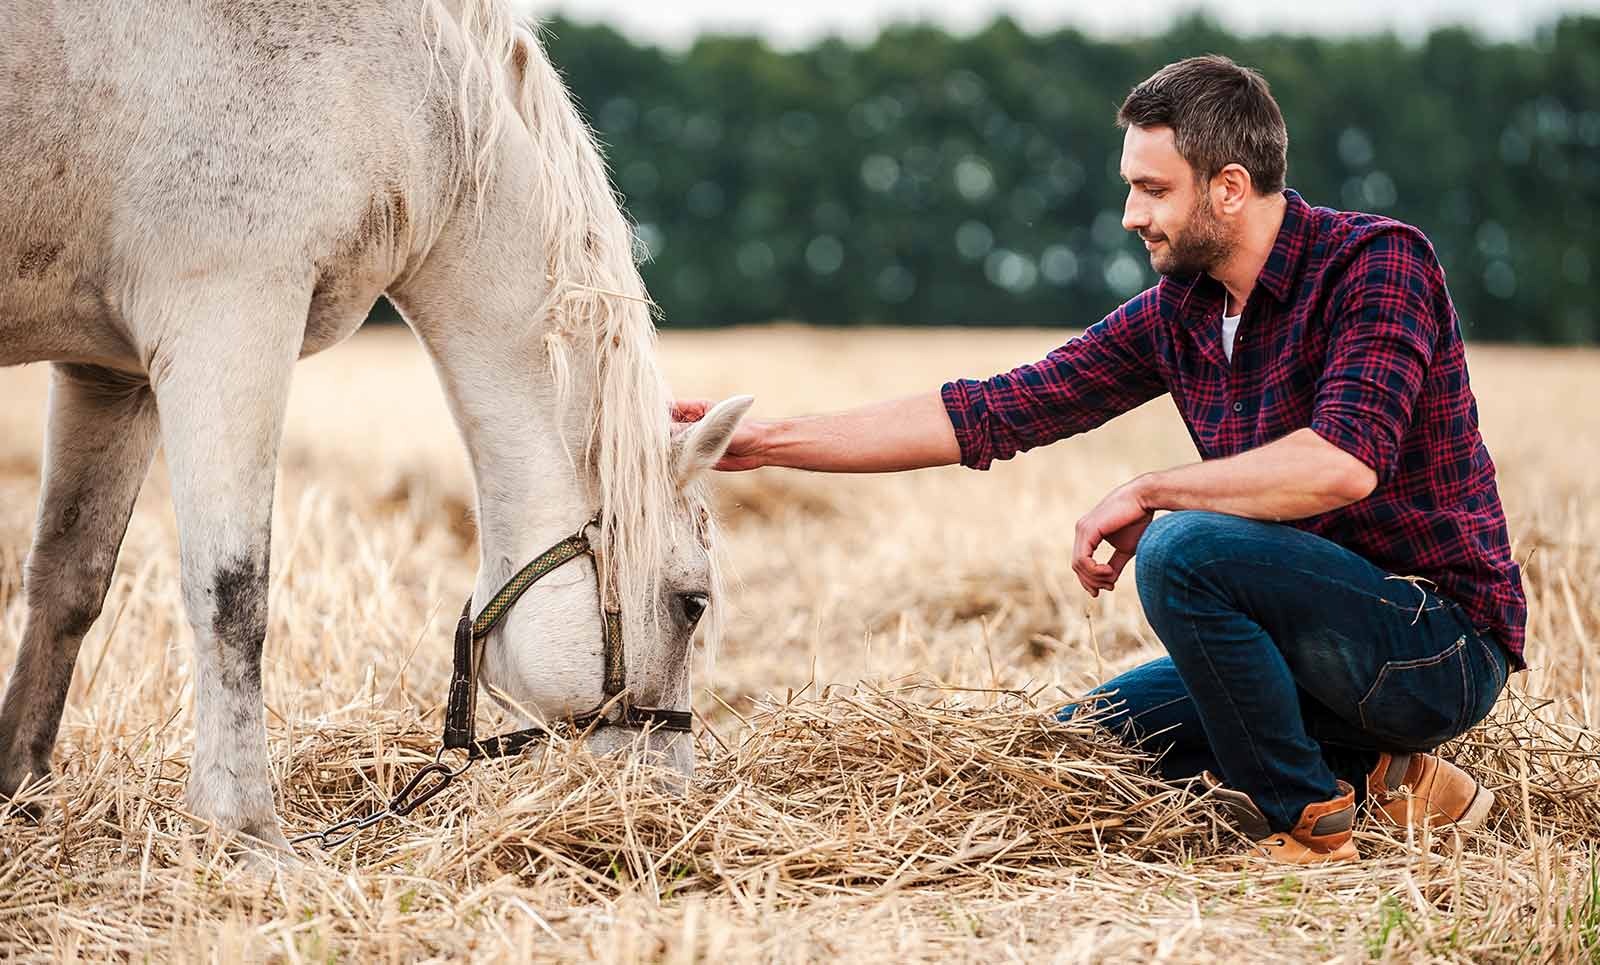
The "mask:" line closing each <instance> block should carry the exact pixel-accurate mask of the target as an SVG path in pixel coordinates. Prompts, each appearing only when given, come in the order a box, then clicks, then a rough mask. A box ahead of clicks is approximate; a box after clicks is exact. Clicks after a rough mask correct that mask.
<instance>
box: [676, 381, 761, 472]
mask: <svg viewBox="0 0 1600 965" xmlns="http://www.w3.org/2000/svg"><path fill="white" fill-rule="evenodd" d="M755 401H756V397H755V396H753V395H736V396H734V397H733V398H731V399H723V400H722V401H721V402H718V403H717V404H716V405H714V406H712V407H711V409H710V410H709V411H708V412H706V414H705V416H704V417H702V418H701V419H700V420H699V421H698V422H693V423H690V424H689V426H688V427H687V428H685V429H684V430H683V431H682V432H680V433H679V434H678V435H677V436H676V437H675V438H674V439H673V440H672V470H673V474H674V475H676V476H677V479H678V485H679V486H683V485H687V484H688V483H689V481H690V480H692V479H694V477H696V476H698V475H700V474H701V473H703V472H705V471H706V470H707V469H710V468H711V467H712V466H715V465H716V464H717V460H718V459H721V458H722V454H723V453H725V452H727V451H728V443H730V442H732V441H733V432H734V430H735V429H737V428H739V420H740V419H743V418H744V414H745V413H746V412H749V411H750V406H751V405H753V404H754V403H755Z"/></svg>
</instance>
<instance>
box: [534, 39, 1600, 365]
mask: <svg viewBox="0 0 1600 965" xmlns="http://www.w3.org/2000/svg"><path fill="white" fill-rule="evenodd" d="M544 30H545V33H544V36H545V41H546V44H547V45H548V48H549V50H550V54H551V57H552V59H553V60H554V61H555V63H556V64H557V66H558V67H559V68H560V69H561V71H562V73H563V74H564V76H565V77H566V79H567V81H568V83H569V85H570V86H571V88H572V90H573V92H574V94H575V96H576V97H577V98H578V100H579V102H580V104H581V107H582V109H583V111H584V113H585V114H586V116H587V117H588V118H589V120H590V122H591V123H592V124H593V125H594V127H595V129H596V131H597V132H598V133H599V135H600V137H601V139H602V140H603V142H604V144H605V146H606V153H607V157H608V160H609V163H610V165H611V169H612V173H613V179H614V181H615V183H616V185H617V188H618V190H619V192H620V193H621V195H622V196H623V198H624V201H625V205H626V208H627V210H628V213H629V215H630V217H631V218H632V219H633V221H634V222H635V223H636V224H637V226H638V228H637V231H638V238H639V243H640V248H641V250H647V251H648V255H649V258H648V261H647V262H646V263H645V264H644V266H643V271H644V275H645V280H646V283H647V284H648V286H649V288H650V291H651V294H652V295H653V296H654V298H655V299H656V301H657V302H658V303H659V304H660V306H661V308H662V324H663V325H664V326H666V327H670V326H673V325H725V324H734V323H746V322H755V321H765V320H770V319H775V318H781V319H792V320H801V321H808V322H818V323H829V324H860V323H889V324H910V325H935V324H963V325H1009V324H1034V325H1050V326H1066V327H1081V326H1085V325H1088V324H1091V323H1092V322H1094V321H1096V320H1098V319H1099V318H1101V317H1102V316H1103V315H1105V314H1106V313H1107V312H1109V311H1110V310H1111V309H1112V308H1113V307H1115V305H1117V304H1118V303H1119V302H1121V301H1122V300H1124V299H1126V298H1128V297H1129V296H1131V295H1133V294H1135V293H1137V292H1138V291H1140V290H1142V289H1143V288H1145V287H1148V286H1149V285H1151V284H1153V283H1154V281H1155V275H1154V274H1153V272H1152V271H1151V269H1150V266H1149V263H1148V260H1147V258H1146V256H1145V253H1144V250H1143V247H1142V246H1141V245H1140V244H1139V243H1138V240H1137V238H1135V237H1133V236H1131V235H1130V234H1128V233H1127V232H1125V231H1124V230H1123V229H1122V227H1121V225H1120V217H1121V209H1122V202H1123V199H1124V196H1125V195H1124V192H1125V187H1124V186H1123V185H1122V183H1121V181H1120V180H1119V179H1118V177H1117V164H1118V157H1119V153H1120V149H1121V132H1120V131H1118V130H1117V129H1116V128H1115V126H1114V123H1113V118H1114V115H1115V112H1116V108H1117V105H1118V104H1119V103H1120V102H1121V100H1122V98H1123V96H1124V95H1125V94H1126V93H1127V91H1128V90H1129V89H1130V88H1131V87H1132V86H1133V85H1134V84H1136V83H1137V82H1138V81H1140V80H1142V79H1143V78H1145V77H1146V76H1148V75H1149V74H1151V73H1152V72H1154V71H1155V70H1156V69H1158V68H1159V67H1161V66H1162V65H1163V64H1166V63H1169V62H1171V61H1174V60H1178V59H1180V58H1182V57H1186V56H1190V55H1194V54H1198V53H1209V52H1215V53H1222V54H1226V55H1228V56H1230V57H1232V58H1234V59H1235V60H1237V61H1239V62H1240V63H1243V64H1247V65H1250V66H1253V67H1256V68H1257V69H1259V70H1261V71H1262V73H1263V74H1264V75H1265V76H1266V78H1267V80H1268V81H1269V83H1270V84H1271V85H1272V90H1273V93H1274V95H1275V96H1276V97H1277V98H1278V101H1279V103H1280V104H1281V106H1282V108H1283V111H1284V116H1285V118H1286V120H1287V122H1288V127H1289V184H1290V186H1291V187H1294V188H1296V189H1297V190H1299V191H1300V192H1301V193H1302V194H1303V195H1305V197H1306V198H1307V200H1308V201H1310V202H1311V203H1312V204H1320V205H1327V206H1330V207H1337V208H1344V209H1354V210H1362V211H1371V212H1378V213H1382V214H1387V215H1391V216H1393V217H1396V218H1399V219H1401V220H1403V221H1407V222H1410V223H1412V224H1415V225H1417V226H1419V227H1421V228H1422V229H1423V230H1424V231H1426V232H1427V234H1428V236H1429V237H1430V238H1431V239H1432V241H1433V244H1434V246H1435V248H1436V250H1437V251H1438V253H1439V256H1440V259H1441V261H1442V262H1443V264H1444V266H1445V270H1446V273H1447V277H1448V280H1449V284H1450V288H1451V292H1452V294H1453V296H1454V298H1455V302H1456V306H1457V310H1458V311H1459V313H1460V315H1461V319H1462V326H1463V330H1464V331H1465V332H1466V334H1467V336H1468V337H1469V338H1477V339H1485V340H1498V341H1530V342H1532V341H1538V342H1557V343H1580V342H1593V341H1596V340H1597V339H1600V310H1597V308H1596V306H1595V299H1594V297H1593V295H1592V292H1593V290H1594V289H1593V285H1594V283H1595V281H1596V280H1600V279H1597V276H1600V17H1592V16H1569V17H1566V18H1563V19H1561V20H1560V21H1558V22H1556V23H1553V24H1551V25H1549V26H1547V27H1545V28H1542V29H1541V30H1540V31H1538V33H1537V34H1536V35H1535V36H1534V37H1533V38H1532V39H1530V40H1527V41H1523V42H1517V43H1510V42H1500V41H1492V40H1487V39H1484V38H1482V37H1480V36H1478V35H1477V34H1475V33H1473V32H1471V31H1469V30H1466V29H1462V28H1448V29H1439V30H1436V31H1434V32H1432V33H1431V34H1429V35H1428V36H1427V37H1426V38H1425V39H1422V40H1420V41H1418V42H1412V43H1407V42H1404V41H1402V40H1399V39H1396V38H1395V37H1393V36H1388V35H1377V36H1367V37H1358V38H1340V39H1330V38H1321V37H1312V36H1293V35H1283V34H1273V35H1263V36H1245V37H1240V36H1234V35H1232V34H1230V33H1228V32H1227V31H1225V30H1224V29H1222V28H1221V27H1219V26H1218V25H1217V24H1215V23H1214V22H1212V21H1210V20H1208V19H1206V18H1204V17H1202V16H1190V17H1187V18H1185V19H1182V20H1180V21H1178V22H1176V23H1175V24H1174V25H1173V26H1172V27H1171V28H1170V29H1168V30H1167V31H1165V32H1164V33H1161V34H1159V35H1155V36H1150V37H1144V38H1138V39H1126V40H1107V39H1096V38H1093V37H1090V36H1087V35H1085V34H1083V33H1082V32H1079V31H1076V30H1070V29H1068V30H1060V31H1056V32H1051V33H1029V32H1027V31H1025V30H1024V29H1022V28H1021V27H1020V26H1019V25H1018V24H1017V23H1015V22H1014V21H1012V20H1009V19H1005V18H1001V19H997V20H995V21H993V22H992V23H990V24H989V25H988V26H987V27H986V28H984V29H982V30H980V31H978V32H977V33H975V34H972V35H967V36H955V35H951V34H950V33H947V32H945V31H943V30H941V29H939V28H937V27H933V26H928V25H907V26H898V27H892V28H889V29H886V30H885V31H883V32H882V33H881V34H880V35H878V36H877V37H876V38H875V39H874V40H872V41H871V42H870V43H865V44H852V43H848V42H845V41H843V40H839V39H827V40H823V41H820V42H818V43H816V44H815V45H813V46H811V47H810V48H808V49H803V50H798V51H776V50H773V49H771V48H769V47H768V46H766V45H765V44H764V43H763V42H762V41H760V40H759V39H755V38H751V37H740V36H707V37H704V38H702V39H700V40H698V41H697V42H695V43H694V44H693V45H692V46H690V47H689V48H688V49H686V50H682V51H670V50H666V49H662V48H659V47H655V46H651V45H648V44H639V43H634V42H632V41H631V40H630V39H628V38H626V37H624V36H622V35H621V34H619V33H617V32H616V31H615V30H613V29H611V28H608V27H605V26H595V25H584V24H579V23H574V22H571V21H568V20H564V19H557V20H554V21H552V22H548V23H547V24H546V25H545V28H544Z"/></svg>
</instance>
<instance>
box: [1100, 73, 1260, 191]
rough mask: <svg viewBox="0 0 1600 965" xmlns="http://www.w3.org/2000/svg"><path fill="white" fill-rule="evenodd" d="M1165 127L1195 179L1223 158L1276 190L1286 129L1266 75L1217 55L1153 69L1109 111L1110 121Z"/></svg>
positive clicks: (1208, 175)
mask: <svg viewBox="0 0 1600 965" xmlns="http://www.w3.org/2000/svg"><path fill="white" fill-rule="evenodd" d="M1129 124H1132V125H1133V126H1134V127H1170V128H1172V134H1173V139H1174V140H1175V141H1176V143H1177V148H1178V153H1179V154H1181V155H1183V159H1184V160H1185V161H1188V162H1189V165H1190V166H1191V167H1193V168H1194V170H1195V174H1196V175H1197V176H1198V177H1199V178H1200V180H1201V182H1202V183H1204V182H1206V181H1209V180H1211V179H1212V178H1213V177H1215V176H1216V173H1217V172H1218V171H1221V170H1222V169H1223V168H1224V167H1226V166H1227V165H1229V164H1238V165H1240V166H1242V167H1243V168H1244V169H1245V170H1246V171H1248V172H1250V181H1251V183H1252V184H1253V185H1255V189H1256V190H1257V191H1259V192H1260V193H1262V194H1275V193H1277V192H1279V191H1282V190H1283V181H1284V175H1285V174H1286V173H1287V171H1288V168H1289V157H1288V155H1289V132H1288V130H1287V129H1286V128H1285V127H1284V125H1283V112H1281V111H1279V110H1278V102H1277V101H1275V100H1273V99H1272V92H1271V91H1270V90H1269V89H1268V88H1267V81H1266V78H1264V77H1262V76H1261V75H1260V74H1259V73H1257V72H1256V71H1254V70H1251V69H1250V68H1249V67H1240V66H1239V65H1238V64H1236V63H1234V62H1233V61H1231V60H1229V59H1228V58H1226V57H1223V56H1220V55H1218V54H1207V55H1206V56H1204V57H1190V58H1189V59H1187V60H1180V61H1178V62H1177V63H1175V64H1168V65H1167V66H1165V67H1163V68H1161V69H1160V70H1158V71H1156V72H1155V74H1154V75H1152V76H1151V77H1150V79H1149V80H1146V81H1144V82H1143V83H1141V84H1140V85H1139V86H1137V87H1135V88H1134V89H1133V90H1132V91H1131V92H1129V94H1128V98H1127V100H1124V101H1123V102H1122V107H1121V108H1120V109H1119V110H1118V111H1117V126H1118V127H1123V128H1125V127H1127V126H1128V125H1129Z"/></svg>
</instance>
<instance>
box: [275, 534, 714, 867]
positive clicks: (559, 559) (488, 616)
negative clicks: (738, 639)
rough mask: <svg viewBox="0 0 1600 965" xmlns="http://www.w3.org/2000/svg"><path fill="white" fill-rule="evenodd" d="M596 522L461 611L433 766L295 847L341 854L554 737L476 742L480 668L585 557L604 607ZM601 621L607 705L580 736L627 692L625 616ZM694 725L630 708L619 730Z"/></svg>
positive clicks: (531, 732)
mask: <svg viewBox="0 0 1600 965" xmlns="http://www.w3.org/2000/svg"><path fill="white" fill-rule="evenodd" d="M598 522H599V517H598V516H596V517H595V519H593V520H590V522H589V523H588V524H586V525H585V526H584V528H583V529H582V530H580V531H578V532H577V533H574V534H573V535H571V536H568V537H567V538H566V539H564V540H562V541H561V542H559V543H557V544H556V545H554V546H552V547H550V548H549V549H547V550H545V551H544V552H543V553H540V554H539V556H538V557H536V558H535V559H534V560H533V561H532V562H530V563H529V564H528V565H527V566H524V567H523V568H522V569H521V570H520V571H518V572H517V574H516V575H515V576H513V577H512V578H511V579H510V580H508V581H507V582H506V585H505V586H503V587H501V588H500V591H499V592H498V593H496V594H495V595H494V596H493V597H491V598H490V599H489V602H488V603H487V604H485V605H484V608H483V610H482V612H480V613H479V614H478V617H477V619H476V620H474V619H473V618H472V600H471V599H468V600H467V604H466V606H465V607H463V608H462V610H461V619H459V620H458V621H456V633H455V646H454V648H453V650H454V652H453V654H452V668H451V673H450V690H449V693H448V695H447V697H446V699H445V716H444V734H443V740H442V744H443V746H441V747H440V748H439V751H438V753H436V754H435V755H434V757H433V760H432V761H431V762H430V763H428V764H425V765H423V767H422V769H421V770H420V771H418V772H417V773H416V774H415V775H413V776H412V778H411V780H409V781H407V782H406V784H405V786H404V787H402V788H401V789H400V793H399V794H396V795H395V796H394V798H393V799H392V800H391V801H390V802H389V803H388V804H387V805H386V806H385V807H383V808H381V809H379V810H377V811H374V812H372V813H371V814H368V815H366V816H365V817H351V818H345V819H344V820H342V821H338V822H335V823H334V824H331V825H329V826H328V827H326V828H324V829H322V830H321V831H312V832H310V833H308V834H302V835H300V836H298V837H295V838H291V839H289V843H290V844H291V845H299V844H306V843H309V842H312V841H315V842H317V843H318V844H319V845H320V846H321V847H322V848H323V849H324V850H329V851H331V850H333V849H335V848H339V847H341V846H343V845H344V844H346V843H348V842H349V841H350V840H351V839H353V838H355V837H356V835H358V834H360V833H361V832H362V831H364V830H366V829H367V828H370V827H372V826H373V825H375V824H379V823H381V822H383V821H387V820H389V819H390V818H397V817H404V816H405V815H407V814H410V813H411V812H412V811H414V810H416V809H417V808H419V807H421V806H422V805H423V804H426V803H427V802H428V801H430V800H432V799H433V798H435V797H437V796H438V795H439V794H440V793H441V792H442V791H444V789H445V788H447V787H449V786H450V784H451V782H453V781H454V780H455V779H456V778H458V777H460V776H461V775H463V774H465V773H466V772H467V771H468V770H470V769H471V768H472V765H473V764H474V763H476V762H477V761H479V760H481V759H483V758H494V757H510V756H513V755H515V754H518V753H520V752H521V751H522V750H523V749H524V748H525V747H527V746H528V745H529V744H532V743H534V742H535V741H540V740H546V739H548V738H549V737H551V736H552V732H551V731H550V730H549V729H547V728H544V727H530V728H526V729H524V730H518V731H512V732H510V733H507V734H500V735H498V736H495V737H486V738H484V739H483V740H481V741H480V740H477V739H476V738H475V737H474V730H475V724H474V719H475V716H476V712H477V707H478V670H479V668H480V666H481V665H482V659H483V643H484V640H485V639H487V637H488V636H489V633H490V631H492V630H493V629H494V628H495V627H496V626H497V625H499V623H500V621H501V620H502V619H504V618H505V615H506V613H507V612H508V611H509V610H510V609H511V605H512V604H514V603H516V602H517V600H518V599H520V598H521V597H522V595H523V594H524V593H526V592H527V591H528V588H529V587H531V586H533V585H534V584H535V583H537V582H539V581H540V580H542V579H544V578H545V577H546V576H548V575H549V574H551V573H552V572H554V571H555V570H557V569H559V568H560V567H562V566H563V565H565V564H567V563H570V562H571V561H573V560H575V559H577V558H578V557H579V556H584V555H587V556H589V557H590V558H591V559H593V560H594V562H595V579H596V580H597V581H601V583H602V586H601V596H602V600H603V599H604V587H603V581H604V576H603V574H602V571H601V569H600V559H599V557H598V556H597V555H596V554H595V551H594V548H593V546H592V545H591V544H590V542H589V538H588V536H586V535H585V532H586V531H587V530H588V528H589V527H590V526H593V525H596V524H597V523H598ZM600 616H601V619H600V623H601V627H602V630H601V633H602V635H603V636H604V647H605V670H604V672H605V677H604V681H603V684H602V689H603V691H604V693H605V700H604V702H603V703H602V704H601V706H600V707H598V708H596V709H595V710H593V711H590V712H589V713H587V714H579V715H577V716H575V717H573V718H571V719H570V721H569V723H570V724H571V726H572V727H573V728H574V729H575V730H577V731H578V732H579V733H580V736H581V734H583V733H587V731H588V730H589V729H590V728H592V727H594V726H596V725H599V724H605V723H612V721H610V719H609V718H608V716H607V715H608V714H609V713H610V712H611V709H612V707H613V706H614V705H615V704H616V703H617V702H618V700H619V699H620V698H622V697H623V692H624V690H625V689H626V668H625V665H624V661H623V652H622V615H621V613H620V612H618V611H617V610H615V609H613V608H611V607H607V606H605V605H604V603H603V602H602V604H601V614H600ZM689 722H690V714H689V713H688V712H687V711H664V710H658V709H655V708H639V709H638V710H637V712H636V711H635V710H634V709H632V708H629V707H628V706H626V703H625V702H624V707H623V712H622V717H621V720H619V721H616V722H615V723H618V724H619V725H621V726H645V727H648V726H650V725H652V724H655V725H658V726H659V727H660V728H661V729H664V730H677V731H684V732H687V731H688V730H689ZM452 750H465V751H466V752H467V758H466V760H465V761H464V762H463V763H462V764H461V766H460V767H451V766H450V765H448V764H446V763H444V755H445V754H446V753H447V752H449V751H452Z"/></svg>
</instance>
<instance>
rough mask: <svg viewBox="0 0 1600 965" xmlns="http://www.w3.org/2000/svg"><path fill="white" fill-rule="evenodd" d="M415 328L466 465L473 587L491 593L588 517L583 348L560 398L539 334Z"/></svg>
mask: <svg viewBox="0 0 1600 965" xmlns="http://www.w3.org/2000/svg"><path fill="white" fill-rule="evenodd" d="M415 327H416V328H417V331H418V334H419V336H420V337H421V338H422V340H423V342H424V344H425V345H426V346H427V348H428V350H429V352H430V354H432V356H433V358H434V362H435V367H436V369H437V371H438V373H439V378H440V382H441V385H442V387H443V389H444V393H445V396H446V398H447V399H448V401H449V404H450V407H451V410H452V412H453V413H454V415H455V421H456V425H457V427H458V428H459V429H460V432H461V436H462V441H463V442H464V443H465V444H466V448H467V455H468V458H469V459H470V460H471V463H472V472H473V479H474V483H475V486H476V489H477V497H478V527H479V542H480V545H481V550H482V562H483V565H482V568H481V572H480V577H479V590H480V593H482V592H483V591H484V589H485V588H486V587H487V589H488V591H489V592H493V590H494V589H495V588H497V586H498V582H499V581H501V580H504V579H505V578H506V577H507V576H509V575H510V574H511V573H512V572H514V571H515V570H516V569H517V568H519V567H521V566H522V565H523V564H524V563H526V562H527V561H528V560H529V559H532V558H533V557H534V556H536V555H538V554H539V553H540V552H542V551H543V550H544V549H546V548H548V547H549V546H550V545H552V544H553V543H555V542H556V541H557V540H559V539H561V538H562V537H564V536H567V535H570V534H571V533H573V532H575V531H576V530H577V529H578V527H579V526H580V525H581V524H582V523H583V522H584V521H585V520H587V519H588V518H589V517H590V516H592V515H593V514H594V512H595V509H596V506H595V495H594V482H593V473H592V470H591V469H590V468H589V467H588V465H587V461H586V447H587V445H588V442H589V440H588V433H587V431H586V426H587V424H588V423H589V421H590V419H591V415H590V414H591V413H592V412H593V408H594V397H595V387H594V384H593V380H592V378H591V376H590V373H592V371H593V366H592V360H591V358H592V357H591V356H590V355H589V352H588V351H587V349H588V346H583V347H581V348H580V347H578V346H574V347H572V349H571V355H572V358H571V359H570V360H569V362H570V366H571V372H570V375H569V376H568V377H567V379H566V380H565V381H566V382H567V383H568V385H567V387H566V392H565V395H564V397H563V395H562V393H560V392H558V389H557V386H556V380H555V379H554V378H553V377H552V373H551V369H550V364H549V358H548V356H547V355H546V354H545V350H544V337H543V335H544V333H542V332H538V331H528V330H527V329H526V326H525V325H522V324H519V323H517V322H514V321H508V322H507V323H506V324H504V325H498V326H495V325H484V326H479V325H457V326H450V327H448V328H437V327H431V326H430V327H424V326H421V325H418V326H415ZM489 584H495V586H490V585H489Z"/></svg>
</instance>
